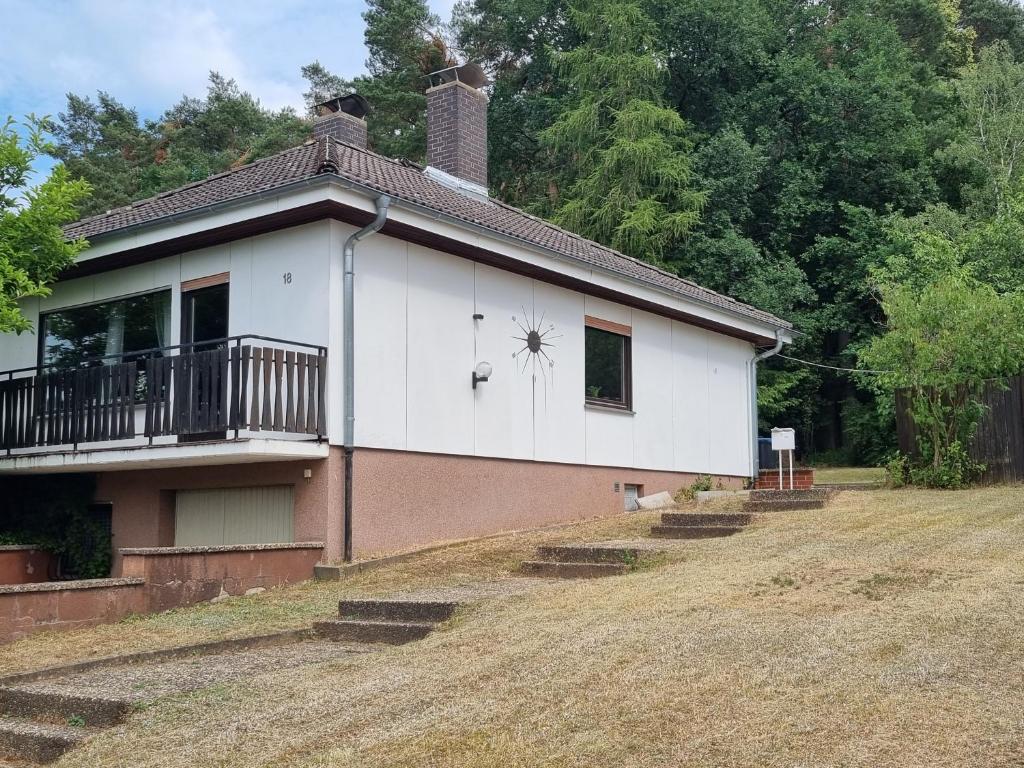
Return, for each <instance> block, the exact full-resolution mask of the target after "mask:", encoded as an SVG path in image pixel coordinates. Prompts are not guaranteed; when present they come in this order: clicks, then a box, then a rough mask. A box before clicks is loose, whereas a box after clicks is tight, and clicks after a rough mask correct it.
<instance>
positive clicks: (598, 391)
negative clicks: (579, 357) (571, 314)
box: [584, 317, 633, 410]
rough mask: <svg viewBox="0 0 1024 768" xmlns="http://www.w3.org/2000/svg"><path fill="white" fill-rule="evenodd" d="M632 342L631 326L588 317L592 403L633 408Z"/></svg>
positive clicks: (589, 397) (588, 381) (587, 359)
mask: <svg viewBox="0 0 1024 768" xmlns="http://www.w3.org/2000/svg"><path fill="white" fill-rule="evenodd" d="M630 342H631V338H630V328H629V327H628V326H621V325H618V324H616V323H610V322H608V321H602V320H595V319H593V318H589V317H588V318H587V325H586V329H585V336H584V347H585V355H584V357H585V374H584V379H585V384H586V397H587V402H588V403H592V404H594V405H604V406H608V407H611V408H621V409H623V410H629V409H631V408H632V405H633V393H632V379H633V376H632V370H631V354H630V351H631V350H630V346H631V345H630Z"/></svg>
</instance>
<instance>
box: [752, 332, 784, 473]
mask: <svg viewBox="0 0 1024 768" xmlns="http://www.w3.org/2000/svg"><path fill="white" fill-rule="evenodd" d="M781 351H782V331H775V346H774V347H772V348H771V349H766V350H765V351H764V352H760V353H758V354H756V355H754V357H753V358H752V359H751V360H750V431H751V432H752V439H751V454H750V467H751V475H752V478H753V480H754V481H755V482H756V481H757V476H758V473H759V471H760V458H761V450H760V446H759V445H758V443H757V364H758V363H759V362H760V361H761V360H767V359H768V358H769V357H773V356H774V355H777V354H779V352H781Z"/></svg>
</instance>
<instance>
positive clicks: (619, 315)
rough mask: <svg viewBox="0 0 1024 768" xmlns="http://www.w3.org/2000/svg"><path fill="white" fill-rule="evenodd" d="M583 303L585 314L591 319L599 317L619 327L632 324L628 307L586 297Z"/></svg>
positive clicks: (631, 314)
mask: <svg viewBox="0 0 1024 768" xmlns="http://www.w3.org/2000/svg"><path fill="white" fill-rule="evenodd" d="M585 301H586V314H588V315H590V316H591V317H599V318H601V319H602V320H610V321H612V322H613V323H620V324H621V325H629V324H630V323H631V322H632V316H633V311H632V310H631V309H630V308H629V307H624V306H623V305H621V304H613V303H612V302H610V301H605V300H604V299H595V298H594V297H593V296H587V297H586V299H585Z"/></svg>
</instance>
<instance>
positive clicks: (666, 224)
mask: <svg viewBox="0 0 1024 768" xmlns="http://www.w3.org/2000/svg"><path fill="white" fill-rule="evenodd" d="M571 13H572V20H573V23H574V24H575V25H576V27H577V29H578V30H579V31H580V33H581V34H582V35H583V36H584V37H585V42H584V43H583V44H582V45H581V46H579V47H578V48H575V49H574V50H572V51H569V52H567V53H565V54H562V55H561V57H560V58H561V66H562V70H563V72H564V74H565V76H566V79H567V81H568V85H569V87H570V89H571V91H572V92H573V93H574V94H575V98H574V99H573V103H572V105H571V106H570V107H569V108H568V109H567V110H566V111H565V112H564V113H563V114H562V115H561V116H560V117H559V118H558V120H557V121H556V122H555V123H554V124H553V125H552V126H551V127H550V128H547V129H546V130H544V131H543V132H542V133H541V140H542V141H543V142H544V143H545V144H546V146H548V147H549V148H550V150H551V151H552V153H553V154H554V155H555V156H557V157H558V158H560V159H564V161H565V162H566V163H567V164H569V167H571V169H572V170H571V176H570V180H569V183H568V184H567V186H566V188H565V189H564V193H563V195H562V196H561V199H559V201H558V203H557V205H556V208H555V215H554V219H555V221H556V222H558V223H559V224H561V225H563V226H565V227H567V228H568V229H571V230H572V231H574V232H578V233H579V234H582V235H584V236H586V237H590V238H592V239H594V240H597V241H599V242H603V243H605V244H607V245H610V246H611V247H613V248H616V249H618V250H620V251H622V252H623V253H627V254H629V255H631V256H635V257H637V258H642V259H645V260H647V261H651V262H659V261H661V260H662V259H663V257H664V254H665V252H666V250H667V249H669V248H671V247H672V246H673V245H674V244H675V243H677V242H678V241H680V240H681V239H682V238H683V236H684V235H685V234H686V233H687V232H688V231H689V230H690V229H691V228H692V227H693V225H694V224H695V223H696V221H697V220H698V217H699V214H700V208H701V206H702V205H703V201H704V195H703V194H702V193H701V192H699V191H698V190H696V189H694V188H693V186H692V181H693V169H692V159H691V149H692V138H691V132H690V128H689V126H688V125H687V124H686V122H685V121H684V120H683V119H682V118H681V117H680V116H679V114H678V113H677V112H675V111H674V110H672V109H669V108H667V107H664V106H662V104H663V90H664V86H663V80H662V71H663V54H662V53H661V52H660V51H659V50H658V48H657V47H656V43H655V37H654V25H653V23H652V22H651V20H650V19H649V18H648V17H647V15H646V14H645V13H644V11H643V10H642V9H641V7H640V6H639V5H638V4H635V3H620V2H614V0H598V1H596V2H587V3H581V4H580V5H577V6H574V7H573V9H572V12H571Z"/></svg>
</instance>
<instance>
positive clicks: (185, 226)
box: [61, 174, 794, 345]
mask: <svg viewBox="0 0 1024 768" xmlns="http://www.w3.org/2000/svg"><path fill="white" fill-rule="evenodd" d="M380 194H382V193H381V192H380V191H378V190H376V189H373V188H372V187H369V186H365V185H362V184H359V183H356V182H353V181H351V180H349V179H346V178H344V177H342V176H339V175H336V174H321V175H319V176H317V177H315V178H312V179H307V180H303V181H301V182H294V183H292V184H288V185H285V186H282V187H277V188H275V189H273V190H270V191H267V192H264V193H256V194H251V195H246V196H244V197H241V198H236V199H234V200H231V201H226V202H224V203H217V204H214V205H210V206H207V207H204V208H199V209H195V210H192V211H188V212H186V213H181V214H175V215H172V216H166V217H163V218H160V219H156V220H153V221H149V222H146V223H145V224H138V225H134V226H131V227H125V228H123V229H121V230H118V231H117V232H112V233H110V234H105V235H101V236H96V237H94V238H93V240H92V241H91V247H90V248H89V249H87V250H86V251H83V252H82V254H81V256H80V257H79V260H78V262H77V263H76V264H75V266H74V267H72V268H70V269H69V270H67V271H66V272H65V273H63V274H62V275H61V279H62V280H69V279H74V278H76V277H83V276H86V275H92V274H97V273H100V272H106V271H109V270H112V269H118V268H120V267H125V266H130V265H134V264H139V263H143V262H146V261H151V260H154V259H159V258H163V257H165V256H170V255H175V254H180V253H182V252H185V251H192V250H198V249H200V248H206V247H210V246H214V245H219V244H221V243H225V242H231V241H233V240H239V239H242V238H245V237H252V236H254V235H259V234H265V233H267V232H273V231H277V230H280V229H285V228H288V227H294V226H299V225H302V224H308V223H311V222H314V221H320V220H324V219H334V220H337V221H341V222H344V223H347V224H351V225H355V226H363V225H365V224H367V223H368V222H369V221H371V220H372V219H373V217H374V215H375V210H374V204H373V201H374V199H375V198H376V197H378V196H379V195H380ZM389 196H390V197H391V200H392V204H391V215H390V216H389V219H388V222H387V223H386V224H385V226H384V228H383V229H382V230H381V232H382V234H384V235H388V236H391V237H395V238H397V239H400V240H403V241H406V242H411V243H416V244H419V245H423V246H425V247H429V248H432V249H435V250H438V251H442V252H445V253H450V254H453V255H456V256H460V257H462V258H466V259H469V260H472V261H476V262H479V263H483V264H488V265H491V266H494V267H497V268H499V269H503V270H506V271H509V272H513V273H516V274H521V275H524V276H527V277H532V278H535V279H538V280H541V281H543V282H547V283H550V284H553V285H558V286H561V287H565V288H568V289H571V290H574V291H579V292H581V293H584V294H587V295H591V296H595V297H597V298H603V299H607V300H609V301H614V302H617V303H621V304H625V305H627V306H631V307H634V308H637V309H641V310H644V311H647V312H651V313H652V314H656V315H661V316H665V317H670V318H673V319H676V320H680V321H681V322H685V323H688V324H691V325H695V326H699V327H702V328H706V329H708V330H712V331H715V332H717V333H722V334H724V335H727V336H733V337H736V338H741V339H744V340H746V341H749V342H751V343H753V344H757V345H768V344H774V343H775V339H776V334H777V333H778V334H781V335H782V337H783V340H784V342H786V343H789V342H790V341H792V336H793V335H794V332H793V330H792V329H791V328H790V327H788V326H786V325H782V324H772V323H769V322H764V321H761V320H759V319H756V318H753V317H751V316H749V315H747V314H746V313H744V312H742V311H738V310H733V309H731V308H729V307H724V306H721V305H719V304H717V303H712V302H702V301H700V300H699V299H697V298H695V297H688V296H684V295H682V294H678V293H676V292H673V291H671V290H667V289H664V288H661V287H659V286H657V285H654V284H652V283H649V282H647V281H644V280H641V279H638V278H636V277H634V276H631V275H627V274H622V273H619V272H616V271H614V270H611V269H605V268H602V267H599V266H596V265H594V264H591V263H590V262H586V261H583V260H581V259H574V258H572V257H570V256H566V255H565V254H562V253H559V252H556V251H553V250H550V249H546V248H543V247H541V246H538V245H536V244H534V243H530V242H527V241H524V240H522V239H520V238H516V237H513V236H509V235H505V234H503V233H500V232H497V231H494V230H491V229H488V228H486V227H482V226H479V225H476V224H473V223H470V222H466V221H464V220H461V219H458V218H456V217H454V216H449V215H446V214H443V213H439V212H438V211H435V210H433V209H430V208H427V207H426V206H423V205H420V204H418V203H415V202H412V201H408V200H403V199H402V198H400V197H396V196H394V195H389Z"/></svg>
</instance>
